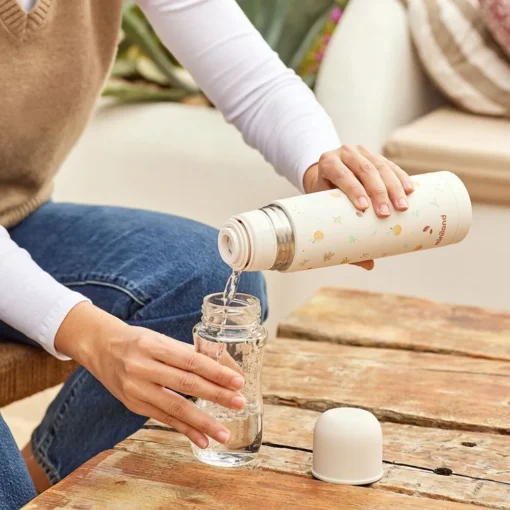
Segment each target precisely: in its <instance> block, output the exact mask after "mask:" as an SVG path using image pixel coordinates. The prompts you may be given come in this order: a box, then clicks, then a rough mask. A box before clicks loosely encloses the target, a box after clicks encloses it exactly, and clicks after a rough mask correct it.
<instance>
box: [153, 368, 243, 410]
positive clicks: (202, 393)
mask: <svg viewBox="0 0 510 510" xmlns="http://www.w3.org/2000/svg"><path fill="white" fill-rule="evenodd" d="M148 369H149V370H150V373H151V380H152V382H154V383H156V384H160V385H161V386H164V387H167V388H171V389H172V390H174V391H177V392H179V393H182V394H184V395H189V396H192V397H197V398H201V399H204V400H208V401H210V402H214V403H216V404H219V405H221V406H223V407H228V408H230V409H243V407H244V406H245V404H246V399H245V398H244V397H243V396H242V395H240V394H239V393H237V392H236V391H232V390H229V389H226V388H225V387H223V386H220V385H219V384H215V383H213V382H211V381H209V380H207V379H204V378H203V377H201V376H199V375H197V374H196V373H193V372H186V371H185V370H181V369H178V368H175V367H169V366H168V365H165V364H163V363H157V362H154V363H153V364H151V365H150V366H148Z"/></svg>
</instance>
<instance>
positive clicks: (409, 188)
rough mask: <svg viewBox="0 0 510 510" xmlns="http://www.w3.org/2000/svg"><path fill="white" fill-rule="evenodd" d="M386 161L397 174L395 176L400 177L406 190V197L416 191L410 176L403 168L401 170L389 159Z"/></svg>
mask: <svg viewBox="0 0 510 510" xmlns="http://www.w3.org/2000/svg"><path fill="white" fill-rule="evenodd" d="M386 161H387V162H388V164H389V165H390V166H391V168H392V169H393V171H394V172H395V175H396V176H397V177H398V179H399V181H400V183H401V184H402V187H403V188H404V191H405V192H406V195H410V194H411V193H412V192H413V191H414V185H413V181H412V180H411V177H410V176H409V174H408V173H407V172H405V171H404V170H402V168H400V167H399V166H398V165H397V164H395V163H393V161H390V160H388V159H387V160H386Z"/></svg>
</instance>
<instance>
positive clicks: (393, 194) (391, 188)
mask: <svg viewBox="0 0 510 510" xmlns="http://www.w3.org/2000/svg"><path fill="white" fill-rule="evenodd" d="M360 152H361V153H362V154H363V155H364V156H365V158H366V159H367V160H368V161H370V163H372V165H373V166H374V168H376V170H377V171H378V173H379V175H380V176H381V179H382V182H383V183H384V186H385V188H386V190H387V192H388V197H389V199H390V200H391V203H392V204H393V207H395V209H397V210H398V211H405V210H406V209H407V208H408V207H409V204H408V203H407V199H406V192H405V190H404V187H403V185H402V182H401V181H400V179H399V178H398V177H397V175H396V174H395V171H394V169H393V168H392V167H391V165H390V164H389V161H388V160H387V159H386V158H383V157H382V156H374V155H373V154H371V153H370V152H369V151H367V150H366V149H360Z"/></svg>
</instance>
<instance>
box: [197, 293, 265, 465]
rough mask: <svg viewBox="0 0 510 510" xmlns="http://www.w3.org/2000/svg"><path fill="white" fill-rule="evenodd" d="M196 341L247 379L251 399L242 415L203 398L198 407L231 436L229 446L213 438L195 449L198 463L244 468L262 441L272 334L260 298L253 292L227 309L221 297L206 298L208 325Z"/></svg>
mask: <svg viewBox="0 0 510 510" xmlns="http://www.w3.org/2000/svg"><path fill="white" fill-rule="evenodd" d="M193 338H194V342H195V348H196V350H197V352H200V353H202V354H205V355H206V356H209V357H210V358H212V359H214V360H217V361H218V362H219V363H221V364H223V365H226V366H229V367H230V368H233V369H234V370H236V371H238V372H239V373H241V374H242V375H243V376H244V378H245V385H244V387H243V389H242V390H241V393H242V394H243V395H244V397H245V398H246V406H245V408H244V409H243V410H241V411H235V410H232V409H227V408H225V407H222V406H220V405H218V404H214V403H212V402H208V401H206V400H201V399H197V401H196V402H195V403H196V405H197V406H198V407H199V408H200V409H203V410H204V411H206V412H207V413H209V414H210V415H212V416H214V418H216V419H217V420H218V421H219V422H221V423H222V424H223V425H224V426H226V427H227V428H228V429H229V431H230V434H231V436H230V440H229V442H228V443H227V444H226V445H222V444H220V443H218V442H217V441H215V440H214V439H211V438H209V447H208V448H207V449H205V450H202V449H200V448H198V447H197V446H195V445H192V449H193V453H194V455H195V457H196V458H197V459H199V460H201V461H202V462H205V463H207V464H211V465H214V466H220V467H237V466H243V465H245V464H247V463H249V462H251V461H253V460H254V459H255V457H256V455H257V453H258V451H259V449H260V445H261V443H262V419H263V401H262V388H261V382H260V375H261V369H262V357H263V351H264V346H265V344H266V340H267V331H266V329H265V328H264V327H263V326H262V325H261V323H260V302H259V300H258V299H257V298H256V297H254V296H250V295H248V294H236V296H235V298H234V299H233V300H232V301H231V302H230V304H229V305H228V306H225V304H224V299H223V294H221V293H219V294H211V295H209V296H207V297H205V298H204V303H203V306H202V322H200V323H198V324H197V325H196V326H195V328H194V330H193Z"/></svg>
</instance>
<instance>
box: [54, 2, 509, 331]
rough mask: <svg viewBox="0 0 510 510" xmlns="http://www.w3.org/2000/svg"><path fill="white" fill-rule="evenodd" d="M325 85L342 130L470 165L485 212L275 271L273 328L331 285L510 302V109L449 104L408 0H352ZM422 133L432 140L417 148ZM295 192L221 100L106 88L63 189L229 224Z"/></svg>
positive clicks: (322, 94) (394, 148) (462, 168)
mask: <svg viewBox="0 0 510 510" xmlns="http://www.w3.org/2000/svg"><path fill="white" fill-rule="evenodd" d="M316 92H317V97H318V99H319V101H320V102H321V103H322V104H323V106H324V107H325V108H326V110H327V111H328V112H329V114H330V115H331V117H332V118H333V120H334V122H335V124H336V127H337V129H338V132H339V134H340V137H341V139H342V141H343V143H361V144H364V145H366V146H368V147H369V148H371V149H373V150H375V151H381V150H383V148H385V150H386V151H387V152H392V153H393V154H394V155H395V159H396V160H399V162H400V163H401V164H402V165H403V166H404V167H405V168H407V169H408V170H409V171H411V172H421V171H431V170H438V169H443V168H450V169H452V170H454V171H455V172H457V173H459V174H460V175H461V177H463V178H465V179H466V180H467V181H468V185H469V188H470V191H471V192H472V195H473V198H474V202H475V203H474V222H473V227H472V231H471V233H470V235H469V236H468V238H467V239H466V240H465V241H464V242H463V243H461V244H459V245H456V246H451V247H447V248H443V249H440V250H431V251H428V252H422V253H414V254H410V255H406V256H402V257H396V258H389V259H385V260H380V261H378V262H377V264H376V269H375V270H374V271H373V272H370V273H368V272H365V271H363V270H362V269H360V268H357V267H346V266H341V267H337V268H329V269H323V270H316V271H308V272H305V273H295V274H279V273H271V274H268V275H267V276H268V286H269V298H270V305H271V310H272V312H271V317H270V321H269V323H268V325H269V327H270V329H273V328H274V327H275V324H276V323H277V322H278V321H279V320H280V319H281V318H282V317H283V316H284V315H285V314H287V313H288V312H289V311H290V310H292V309H293V308H295V307H296V306H298V305H299V304H300V303H302V302H303V301H305V300H306V299H307V298H308V297H309V296H310V295H312V294H313V293H314V291H315V290H316V289H317V288H318V287H321V286H323V285H338V286H343V287H355V288H359V289H367V290H377V291H387V292H398V293H402V294H408V295H414V296H420V297H425V298H431V299H438V300H442V301H448V302H455V303H460V304H472V305H484V306H490V307H497V308H510V291H509V290H508V289H509V288H510V271H508V270H507V269H506V267H505V261H506V260H507V259H510V239H509V236H508V233H507V232H508V226H509V225H510V194H508V192H507V190H508V189H510V188H505V189H504V190H503V188H502V186H503V184H505V186H506V185H507V184H506V183H507V178H508V177H510V155H509V154H508V151H506V152H505V150H504V149H505V147H510V143H507V144H506V145H505V142H506V141H507V140H510V137H509V136H508V134H509V121H508V120H498V119H483V118H476V117H472V116H469V115H466V114H462V113H460V112H458V111H456V110H454V109H451V107H448V106H446V108H447V109H446V110H439V111H437V109H438V108H445V100H444V98H443V97H442V96H441V94H440V93H439V92H438V91H437V90H436V88H435V87H434V86H433V85H432V84H431V83H430V81H429V80H428V79H427V77H426V76H425V75H424V73H423V72H422V70H421V67H420V64H419V62H418V60H417V57H416V54H415V52H414V49H413V46H412V43H411V40H410V36H409V31H408V27H407V20H406V12H405V9H404V7H403V6H402V4H401V3H400V2H399V0H377V1H374V0H351V2H350V4H349V6H348V8H347V11H346V13H345V14H344V18H343V19H342V21H341V22H340V25H339V28H338V29H337V31H336V32H335V34H334V37H333V39H332V42H331V46H330V48H329V50H328V52H327V55H326V58H325V61H324V64H323V66H322V68H321V72H320V75H319V78H318V84H317V89H316ZM431 112H432V113H431ZM441 112H446V117H443V116H442V115H443V113H441ZM431 126H433V127H432V128H431ZM452 126H454V128H452ZM422 128H423V129H422ZM448 136H451V140H449V141H448V143H447V144H446V148H445V146H444V144H443V146H441V143H442V142H443V141H445V140H447V137H448ZM496 138H498V139H497V140H496ZM409 140H414V141H416V140H418V141H420V140H422V141H423V144H418V146H417V147H416V151H415V152H414V153H413V151H412V150H411V149H412V143H411V144H409V143H407V142H408V141H409ZM427 143H428V144H430V145H429V147H427V145H426V144H427ZM432 145H433V146H436V149H434V150H435V153H434V155H433V157H432V156H431V157H428V156H429V155H430V150H429V149H430V146H432ZM468 149H469V151H471V152H469V151H468ZM442 153H445V154H443V155H446V153H448V154H447V155H448V158H442V157H441V155H442ZM475 154H476V158H475ZM489 162H490V165H489ZM485 163H487V164H485ZM295 193H296V191H295V190H294V189H293V187H292V186H291V185H290V184H288V183H287V182H286V181H284V180H283V179H282V178H280V177H279V176H277V175H276V173H275V172H274V171H273V170H272V169H271V168H270V167H269V166H268V165H267V164H266V163H265V162H264V160H263V159H262V157H261V156H260V155H259V154H258V153H256V152H255V151H253V150H252V149H250V148H248V147H247V146H246V145H245V144H244V143H243V141H242V139H241V136H240V135H239V134H238V133H237V132H236V130H235V129H234V128H233V127H232V126H229V125H227V124H226V123H225V122H224V121H223V119H222V117H221V115H220V113H219V112H218V111H215V110H213V109H210V108H207V107H200V106H184V105H180V104H170V103H159V104H136V105H134V104H133V105H119V104H115V103H111V102H105V101H102V102H101V103H100V105H99V106H98V109H97V112H96V114H95V116H94V118H93V120H92V121H91V123H90V125H89V127H88V129H87V131H86V133H85V134H84V136H83V138H82V139H81V141H80V143H79V144H78V146H77V147H76V149H75V150H74V152H73V153H72V155H71V157H70V158H69V159H68V161H67V162H66V164H65V165H64V168H63V169H62V172H61V173H60V175H59V177H58V179H57V185H56V192H55V198H56V199H57V200H68V201H76V202H86V203H95V204H98V203H107V204H117V205H123V206H130V207H140V208H149V209H155V210H160V211H165V212H169V213H173V214H179V215H184V216H188V217H191V218H194V219H196V220H199V221H203V222H205V223H208V224H211V225H213V226H215V227H219V226H220V225H221V224H222V223H223V222H224V221H225V220H226V219H227V218H228V217H230V216H231V215H233V214H236V213H239V212H242V211H246V210H249V209H252V208H258V207H261V206H263V205H266V204H267V203H268V202H269V201H270V200H273V199H275V198H279V197H285V196H291V195H293V194H295ZM218 290H220V289H218Z"/></svg>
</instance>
